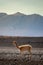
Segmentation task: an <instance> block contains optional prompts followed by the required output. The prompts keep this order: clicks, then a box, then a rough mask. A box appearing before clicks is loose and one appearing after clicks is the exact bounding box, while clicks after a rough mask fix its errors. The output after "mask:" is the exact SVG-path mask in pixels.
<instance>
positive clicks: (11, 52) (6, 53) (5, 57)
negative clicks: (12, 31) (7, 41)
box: [0, 47, 43, 65]
mask: <svg viewBox="0 0 43 65" xmlns="http://www.w3.org/2000/svg"><path fill="white" fill-rule="evenodd" d="M0 65H43V48H33V49H32V57H31V59H30V55H29V53H28V52H24V53H22V54H21V53H20V50H19V49H17V48H14V47H0Z"/></svg>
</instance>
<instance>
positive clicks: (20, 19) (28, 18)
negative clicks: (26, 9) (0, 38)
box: [0, 12, 43, 36]
mask: <svg viewBox="0 0 43 65" xmlns="http://www.w3.org/2000/svg"><path fill="white" fill-rule="evenodd" d="M0 35H5V36H6V35H8V36H43V16H41V15H38V14H32V15H25V14H22V13H20V12H17V13H15V14H11V15H6V16H5V15H3V17H0Z"/></svg>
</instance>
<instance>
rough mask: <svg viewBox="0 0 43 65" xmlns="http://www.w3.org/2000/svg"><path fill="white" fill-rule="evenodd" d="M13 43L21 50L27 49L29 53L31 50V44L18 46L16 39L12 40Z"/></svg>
mask: <svg viewBox="0 0 43 65" xmlns="http://www.w3.org/2000/svg"><path fill="white" fill-rule="evenodd" d="M13 44H16V47H17V48H18V49H19V50H20V51H21V52H23V51H26V50H27V51H28V52H29V53H30V54H31V50H32V46H31V45H29V44H28V45H20V46H18V45H17V42H16V41H13Z"/></svg>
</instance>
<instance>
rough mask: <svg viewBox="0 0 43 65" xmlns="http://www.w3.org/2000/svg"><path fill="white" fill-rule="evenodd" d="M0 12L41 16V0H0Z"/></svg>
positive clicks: (42, 3)
mask: <svg viewBox="0 0 43 65" xmlns="http://www.w3.org/2000/svg"><path fill="white" fill-rule="evenodd" d="M0 12H4V13H8V14H13V13H16V12H21V13H25V14H34V13H36V14H40V15H43V0H0Z"/></svg>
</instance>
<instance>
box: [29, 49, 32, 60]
mask: <svg viewBox="0 0 43 65" xmlns="http://www.w3.org/2000/svg"><path fill="white" fill-rule="evenodd" d="M31 57H32V52H31V48H30V49H29V58H30V60H31Z"/></svg>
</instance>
